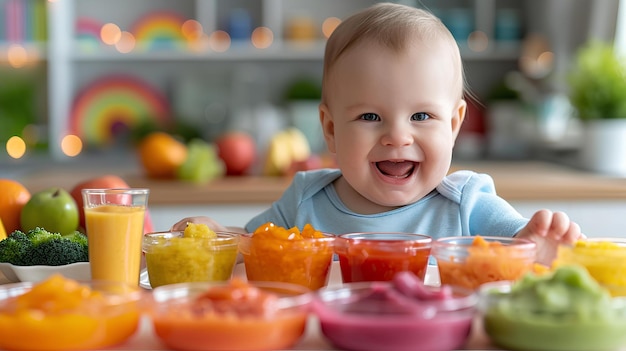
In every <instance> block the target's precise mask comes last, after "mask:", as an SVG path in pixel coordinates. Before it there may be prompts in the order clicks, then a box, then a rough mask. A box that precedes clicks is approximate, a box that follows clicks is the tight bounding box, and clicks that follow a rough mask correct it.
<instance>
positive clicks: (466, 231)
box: [246, 169, 528, 239]
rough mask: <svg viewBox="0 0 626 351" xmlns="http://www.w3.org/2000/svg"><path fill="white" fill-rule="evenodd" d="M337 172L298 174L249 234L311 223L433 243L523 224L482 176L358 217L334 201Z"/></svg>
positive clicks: (465, 176) (448, 181)
mask: <svg viewBox="0 0 626 351" xmlns="http://www.w3.org/2000/svg"><path fill="white" fill-rule="evenodd" d="M340 176H341V172H340V171H339V170H336V169H321V170H314V171H307V172H299V173H297V174H296V175H295V176H294V178H293V181H292V183H291V184H290V186H289V187H288V188H287V190H286V191H285V192H284V193H283V195H282V197H281V198H280V199H279V200H278V201H276V202H274V203H273V204H272V206H271V207H270V208H268V209H267V210H266V211H264V212H262V213H261V214H259V215H258V216H256V217H254V218H252V219H251V220H250V221H249V222H248V223H247V224H246V230H247V231H248V232H252V231H254V230H255V229H256V228H257V227H259V226H260V225H262V224H264V223H266V222H274V223H275V224H276V225H279V226H282V227H285V228H291V227H293V226H296V227H298V228H300V229H302V228H303V227H304V225H305V224H307V223H310V224H311V225H313V227H314V228H316V229H317V230H320V231H322V232H326V233H332V234H336V235H339V234H343V233H354V232H385V231H386V232H406V233H417V234H426V235H428V236H431V237H432V238H433V239H437V238H441V237H447V236H470V235H483V236H509V237H510V236H513V235H515V234H516V233H517V232H518V231H519V230H520V229H522V228H523V227H524V226H525V225H526V223H528V219H526V218H524V217H523V216H522V215H521V214H519V213H518V212H517V211H516V210H515V209H514V208H513V207H512V206H511V205H510V204H509V203H508V202H506V201H505V200H504V199H502V198H501V197H499V196H498V195H497V194H496V190H495V186H494V183H493V179H492V178H491V177H490V176H488V175H486V174H479V173H475V172H471V171H458V172H455V173H452V174H450V175H448V176H447V177H445V178H444V179H443V181H442V182H441V183H440V184H439V186H437V188H436V189H435V190H433V191H432V192H431V193H429V194H428V195H426V196H424V197H423V198H422V199H420V200H419V201H417V202H415V203H412V204H410V205H406V206H403V207H400V208H397V209H394V210H391V211H387V212H382V213H377V214H367V215H364V214H359V213H355V212H353V211H350V210H349V209H348V208H347V207H346V206H345V205H344V204H343V203H342V202H341V200H340V199H339V196H338V195H337V192H336V191H335V187H334V186H333V181H334V180H335V179H337V178H338V177H340Z"/></svg>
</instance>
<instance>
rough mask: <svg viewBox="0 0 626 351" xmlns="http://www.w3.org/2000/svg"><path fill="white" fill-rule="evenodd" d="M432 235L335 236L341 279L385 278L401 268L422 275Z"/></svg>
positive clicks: (364, 279)
mask: <svg viewBox="0 0 626 351" xmlns="http://www.w3.org/2000/svg"><path fill="white" fill-rule="evenodd" d="M431 243H432V238H431V237H429V236H427V235H421V234H411V233H382V232H380V233H375V232H371V233H349V234H342V235H340V236H338V237H337V240H336V242H335V252H336V253H337V256H338V257H339V265H340V267H341V279H342V280H343V282H344V283H350V282H361V281H388V280H391V279H392V278H393V277H394V275H395V274H396V273H398V272H402V271H410V272H413V273H414V274H415V275H416V276H418V277H419V278H420V279H422V280H423V279H424V276H425V275H426V268H427V266H428V257H429V255H430V249H431Z"/></svg>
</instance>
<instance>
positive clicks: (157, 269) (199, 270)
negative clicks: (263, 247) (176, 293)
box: [144, 237, 237, 288]
mask: <svg viewBox="0 0 626 351" xmlns="http://www.w3.org/2000/svg"><path fill="white" fill-rule="evenodd" d="M144 251H145V254H146V265H147V268H148V276H149V278H150V285H151V286H152V287H153V288H155V287H157V286H161V285H167V284H175V283H183V282H205V281H224V280H228V279H229V278H230V277H231V274H232V271H233V267H234V265H235V261H236V259H237V241H236V240H235V239H232V240H221V241H219V240H218V241H216V240H211V239H207V238H202V237H169V238H166V237H161V238H159V237H156V238H153V240H152V242H151V243H150V245H147V247H146V248H145V249H144Z"/></svg>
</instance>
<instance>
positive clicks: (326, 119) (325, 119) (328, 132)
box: [319, 103, 335, 153]
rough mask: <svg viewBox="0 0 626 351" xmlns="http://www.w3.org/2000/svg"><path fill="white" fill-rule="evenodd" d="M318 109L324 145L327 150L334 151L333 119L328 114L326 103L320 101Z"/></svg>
mask: <svg viewBox="0 0 626 351" xmlns="http://www.w3.org/2000/svg"><path fill="white" fill-rule="evenodd" d="M319 111H320V123H321V124H322V132H324V140H326V147H327V148H328V151H329V152H331V153H335V121H334V120H333V116H332V115H331V114H330V110H329V109H328V105H326V104H324V103H321V104H320V107H319Z"/></svg>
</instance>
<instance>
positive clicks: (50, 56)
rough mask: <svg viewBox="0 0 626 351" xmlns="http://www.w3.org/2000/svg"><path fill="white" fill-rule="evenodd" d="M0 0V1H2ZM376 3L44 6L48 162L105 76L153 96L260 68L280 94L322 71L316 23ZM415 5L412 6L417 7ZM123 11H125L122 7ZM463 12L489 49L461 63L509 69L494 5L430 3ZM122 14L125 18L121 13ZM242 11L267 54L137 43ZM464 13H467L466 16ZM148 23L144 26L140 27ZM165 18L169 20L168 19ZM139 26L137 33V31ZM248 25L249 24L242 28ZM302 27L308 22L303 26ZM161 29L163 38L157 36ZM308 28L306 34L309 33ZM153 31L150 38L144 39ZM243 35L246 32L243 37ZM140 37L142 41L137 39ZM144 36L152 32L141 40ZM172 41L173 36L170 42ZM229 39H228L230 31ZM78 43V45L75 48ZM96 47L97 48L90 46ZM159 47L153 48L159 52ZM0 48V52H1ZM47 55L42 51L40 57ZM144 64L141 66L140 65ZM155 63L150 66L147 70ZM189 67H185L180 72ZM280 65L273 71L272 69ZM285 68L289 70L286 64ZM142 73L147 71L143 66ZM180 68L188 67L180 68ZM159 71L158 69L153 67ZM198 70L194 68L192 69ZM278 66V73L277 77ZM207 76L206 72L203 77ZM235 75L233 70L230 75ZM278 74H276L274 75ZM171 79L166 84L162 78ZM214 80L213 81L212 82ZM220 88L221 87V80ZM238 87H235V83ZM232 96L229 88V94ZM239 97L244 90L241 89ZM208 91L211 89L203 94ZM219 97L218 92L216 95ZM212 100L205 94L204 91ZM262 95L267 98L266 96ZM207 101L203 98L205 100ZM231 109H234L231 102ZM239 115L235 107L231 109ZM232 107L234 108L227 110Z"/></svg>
mask: <svg viewBox="0 0 626 351" xmlns="http://www.w3.org/2000/svg"><path fill="white" fill-rule="evenodd" d="M0 1H2V0H0ZM376 2H379V1H376V0H350V1H348V0H344V1H341V2H337V1H333V0H325V1H322V0H317V1H306V0H297V1H296V0H262V1H258V0H237V1H235V0H188V1H180V2H178V3H176V4H174V3H173V2H171V1H169V0H150V1H148V0H137V1H131V2H127V1H122V0H116V1H113V2H112V4H113V5H112V6H111V5H108V6H107V5H104V4H103V2H101V1H98V0H89V1H88V0H80V1H79V0H58V1H54V2H47V5H48V7H47V9H48V21H49V22H50V26H49V39H50V47H49V49H48V50H47V52H46V55H47V60H48V71H49V72H48V74H49V79H48V82H49V89H48V95H49V96H48V106H49V109H50V115H49V118H48V120H49V133H48V135H49V141H50V154H51V156H52V157H53V158H54V159H67V157H66V156H64V155H63V153H62V152H61V150H60V140H61V138H62V137H63V136H64V135H65V134H67V132H68V119H69V117H68V116H70V114H71V108H72V104H73V101H74V99H75V98H76V96H77V94H78V93H80V90H79V89H80V87H81V86H88V84H89V83H90V81H93V80H94V79H98V78H99V77H100V76H103V75H107V74H118V73H119V72H117V71H120V72H122V73H128V72H131V73H132V74H133V75H135V74H136V75H137V76H138V78H142V75H145V76H148V77H149V78H150V80H151V82H150V83H151V84H154V85H155V87H156V88H157V89H162V90H166V89H167V87H166V85H167V84H169V82H171V81H173V80H175V79H176V78H177V77H179V76H183V75H184V74H190V73H189V72H190V71H193V72H194V73H191V74H196V73H195V72H197V71H195V70H196V69H198V70H200V71H203V70H204V66H202V67H198V66H199V65H207V66H206V67H209V66H210V65H211V64H213V66H214V67H218V68H217V69H218V70H225V71H227V70H229V68H230V67H227V65H233V66H234V65H238V64H243V65H246V64H249V63H250V62H254V63H259V64H260V65H265V66H264V67H269V68H270V69H274V71H272V74H274V77H273V78H275V79H272V81H271V84H273V85H272V86H269V85H268V86H267V90H268V91H271V93H272V94H274V95H278V94H279V93H277V92H276V91H278V90H279V89H280V88H279V87H278V85H279V84H284V82H286V81H288V80H289V79H288V76H289V75H291V76H293V75H295V74H300V73H302V72H306V73H307V74H308V73H309V72H313V73H314V74H317V71H318V70H319V69H321V66H322V64H321V63H322V60H323V56H324V49H325V43H326V40H325V39H323V38H324V37H323V35H322V33H321V24H322V21H323V20H324V19H326V18H329V17H338V18H344V17H346V16H347V15H349V14H351V13H353V12H354V11H356V10H357V9H360V8H364V7H366V6H369V5H371V4H373V3H376ZM416 5H417V2H416ZM121 6H123V7H121ZM457 6H458V7H461V8H464V9H465V10H467V11H469V14H470V16H472V17H475V21H476V23H475V27H474V29H475V30H480V31H482V32H484V33H485V36H486V38H487V40H489V43H490V44H492V45H493V47H488V48H487V49H486V50H484V51H481V52H475V51H471V50H470V49H469V48H468V47H467V45H466V44H461V45H459V46H460V47H461V56H462V58H463V60H464V61H465V62H478V63H480V62H488V63H489V64H491V63H492V62H495V61H499V62H498V63H500V62H503V63H505V65H506V64H508V63H509V62H515V61H516V60H517V58H518V56H519V52H520V46H521V45H520V43H518V42H512V43H503V42H494V41H493V38H494V37H496V36H495V32H496V31H495V26H496V22H495V19H494V16H496V13H497V10H498V8H499V6H498V5H497V4H496V0H471V1H463V2H459V1H457V0H454V1H448V2H445V3H443V4H440V3H439V2H433V4H432V6H430V7H432V8H441V9H447V8H449V9H453V8H456V7H457ZM120 8H123V11H119V9H120ZM240 9H246V10H247V13H248V17H249V18H247V20H246V21H244V22H245V23H244V24H245V25H244V27H246V30H247V31H249V30H250V29H252V28H255V27H258V26H264V27H267V28H269V29H270V30H271V31H272V33H273V37H274V42H273V44H272V45H271V46H270V47H269V48H267V49H258V48H255V47H253V46H252V45H251V44H250V43H249V42H248V41H246V40H242V41H237V39H236V38H245V37H246V35H245V34H244V35H243V36H242V35H241V33H239V35H236V36H232V38H233V42H232V43H231V46H230V48H229V49H228V50H226V51H224V52H218V51H213V50H210V49H205V48H203V50H202V51H194V50H191V49H189V48H188V47H187V45H186V44H183V45H176V42H173V43H171V44H165V45H163V46H159V47H158V48H157V49H153V50H142V48H141V44H142V42H143V43H146V42H149V41H150V40H151V39H154V38H155V37H158V38H159V40H162V39H165V40H168V39H170V38H174V39H172V40H179V39H180V36H179V35H178V34H180V33H173V32H172V31H174V32H176V28H179V27H175V26H173V23H174V22H175V23H180V19H181V18H182V19H194V20H196V21H198V23H200V24H201V25H202V27H203V32H204V34H207V35H208V34H210V33H213V32H214V31H216V30H224V31H227V32H229V31H231V32H232V25H233V23H237V22H233V20H234V19H240V18H238V17H235V18H233V17H232V16H233V11H238V10H240ZM467 11H466V12H467ZM161 12H163V13H171V14H176V15H179V16H176V17H177V18H176V20H175V21H174V20H172V21H170V22H167V23H164V22H160V20H159V18H161V17H159V16H157V17H158V18H156V17H154V18H151V22H150V16H147V17H146V15H150V14H161ZM301 15H306V16H307V17H308V18H309V19H310V20H312V21H313V22H314V27H315V29H314V30H315V33H314V34H313V36H311V35H310V34H311V32H307V31H305V33H308V34H307V35H305V36H304V37H305V38H316V39H314V41H313V42H311V44H310V45H307V44H306V42H294V41H288V40H287V39H285V38H296V37H297V38H301V37H302V36H293V35H290V32H289V30H288V29H287V28H289V24H290V20H291V19H293V18H297V17H298V16H301ZM79 18H85V19H86V20H89V19H91V20H93V22H94V23H96V24H104V23H115V24H116V25H118V26H119V28H120V29H121V30H123V31H128V32H130V33H131V34H134V35H135V38H137V40H138V41H137V46H136V47H135V49H134V50H133V51H131V52H130V53H120V52H118V51H117V50H116V49H115V48H114V47H111V46H107V45H105V44H102V43H99V36H98V35H99V31H98V30H97V29H98V28H99V27H98V26H97V25H96V26H95V27H94V28H92V27H93V26H91V27H88V28H87V27H86V28H84V29H83V31H82V32H81V31H80V30H78V29H77V26H76V23H77V20H78V19H79ZM146 18H148V21H147V22H143V21H144V20H146ZM168 18H169V17H168ZM138 21H139V23H142V24H143V26H140V28H142V29H144V30H146V31H147V32H142V31H140V30H138V29H137V27H136V24H137V23H138ZM248 22H249V23H248ZM307 23H308V22H307ZM453 23H456V22H453ZM158 25H161V26H162V28H161V29H162V30H165V36H164V33H163V32H161V31H160V30H158V29H157V27H158ZM309 29H310V28H309ZM149 30H151V31H152V32H150V31H149ZM244 32H245V31H244ZM137 33H143V34H142V35H136V34H137ZM146 33H151V34H148V35H146ZM175 34H177V35H175ZM229 34H230V32H229ZM81 36H82V40H84V41H81V39H80V38H81ZM94 44H95V45H94ZM160 44H161V43H159V45H160ZM1 49H2V47H0V52H1ZM44 52H45V51H44ZM144 63H147V64H146V65H144ZM149 63H154V64H149ZM187 63H189V64H188V65H186V64H187ZM276 63H278V64H276ZM289 63H294V65H290V64H289ZM144 66H145V67H144ZM185 66H193V68H191V67H185ZM157 67H158V68H157ZM197 67H198V68H197ZM276 67H279V69H278V70H276ZM206 71H208V69H207V70H206ZM233 71H234V70H233ZM277 73H278V74H277ZM168 75H169V77H168ZM216 81H217V80H216ZM220 81H222V82H223V80H220ZM240 84H241V83H240ZM233 89H234V90H236V89H235V88H233ZM239 89H240V90H241V89H242V88H241V87H239ZM207 90H210V89H207ZM222 90H223V89H222ZM207 94H210V92H207ZM266 95H270V94H269V93H266ZM207 99H208V98H207ZM229 104H231V105H234V103H232V102H229ZM237 108H238V107H237ZM237 108H235V107H233V108H232V111H235V110H236V109H237Z"/></svg>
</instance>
